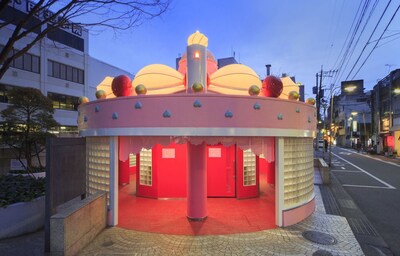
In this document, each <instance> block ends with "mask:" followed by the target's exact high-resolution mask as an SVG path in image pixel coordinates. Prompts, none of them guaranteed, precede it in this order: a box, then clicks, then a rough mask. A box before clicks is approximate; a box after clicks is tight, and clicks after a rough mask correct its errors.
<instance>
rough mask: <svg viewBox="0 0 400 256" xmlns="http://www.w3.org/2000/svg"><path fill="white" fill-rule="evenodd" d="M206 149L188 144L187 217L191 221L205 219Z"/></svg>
mask: <svg viewBox="0 0 400 256" xmlns="http://www.w3.org/2000/svg"><path fill="white" fill-rule="evenodd" d="M206 150H207V147H206V144H205V143H204V142H203V143H202V144H201V145H192V144H190V143H188V147H187V159H188V160H187V161H188V163H187V165H188V182H187V186H188V187H187V217H188V219H189V220H192V221H203V220H205V219H206V218H207V151H206Z"/></svg>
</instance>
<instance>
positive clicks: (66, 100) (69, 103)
mask: <svg viewBox="0 0 400 256" xmlns="http://www.w3.org/2000/svg"><path fill="white" fill-rule="evenodd" d="M47 97H49V98H50V99H51V100H52V101H53V108H54V109H63V110H72V111H77V110H78V106H79V104H78V100H79V97H75V96H69V95H64V94H58V93H53V92H49V93H47Z"/></svg>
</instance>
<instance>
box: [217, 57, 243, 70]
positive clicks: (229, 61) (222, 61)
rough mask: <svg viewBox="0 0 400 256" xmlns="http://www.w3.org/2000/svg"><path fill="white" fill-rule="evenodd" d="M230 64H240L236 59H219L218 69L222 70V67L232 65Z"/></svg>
mask: <svg viewBox="0 0 400 256" xmlns="http://www.w3.org/2000/svg"><path fill="white" fill-rule="evenodd" d="M230 64H238V62H237V60H236V59H235V57H227V58H221V59H218V68H222V67H224V66H227V65H230Z"/></svg>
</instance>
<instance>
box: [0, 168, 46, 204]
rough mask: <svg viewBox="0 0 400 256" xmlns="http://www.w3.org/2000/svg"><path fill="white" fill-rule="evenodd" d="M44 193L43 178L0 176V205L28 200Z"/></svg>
mask: <svg viewBox="0 0 400 256" xmlns="http://www.w3.org/2000/svg"><path fill="white" fill-rule="evenodd" d="M44 195H45V178H39V179H35V178H33V177H30V176H22V175H18V176H12V175H1V176H0V207H7V206H8V205H11V204H14V203H18V202H29V201H32V200H33V199H35V198H37V197H40V196H44Z"/></svg>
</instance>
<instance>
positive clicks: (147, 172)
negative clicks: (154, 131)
mask: <svg viewBox="0 0 400 256" xmlns="http://www.w3.org/2000/svg"><path fill="white" fill-rule="evenodd" d="M151 156H152V150H151V149H142V150H141V151H140V168H139V170H140V172H139V178H140V185H144V186H151V185H152V176H153V175H152V174H153V173H152V161H151Z"/></svg>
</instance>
